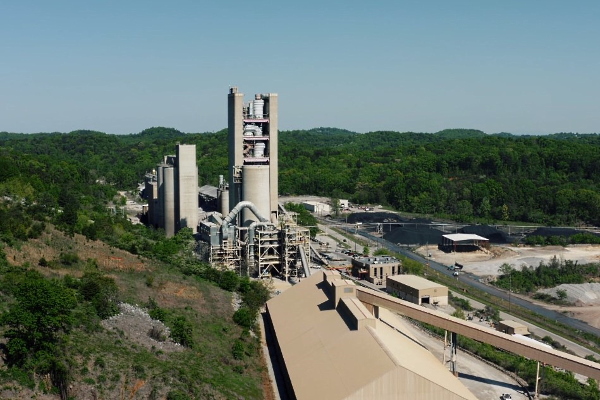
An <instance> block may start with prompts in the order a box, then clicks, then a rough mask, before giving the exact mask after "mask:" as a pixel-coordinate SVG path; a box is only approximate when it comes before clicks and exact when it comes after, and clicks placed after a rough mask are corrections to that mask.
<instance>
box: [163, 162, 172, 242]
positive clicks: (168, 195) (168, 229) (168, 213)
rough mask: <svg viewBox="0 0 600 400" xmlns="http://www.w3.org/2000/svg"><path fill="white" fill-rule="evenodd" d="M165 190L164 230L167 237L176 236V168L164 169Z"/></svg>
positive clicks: (166, 167) (168, 167)
mask: <svg viewBox="0 0 600 400" xmlns="http://www.w3.org/2000/svg"><path fill="white" fill-rule="evenodd" d="M163 176H164V178H163V179H164V182H163V188H164V189H163V190H164V204H163V207H164V208H163V211H164V221H165V222H164V228H165V235H166V236H167V237H172V236H173V235H175V168H173V167H171V166H165V167H163Z"/></svg>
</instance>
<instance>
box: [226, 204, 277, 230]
mask: <svg viewBox="0 0 600 400" xmlns="http://www.w3.org/2000/svg"><path fill="white" fill-rule="evenodd" d="M244 208H249V209H250V210H251V211H252V212H253V213H254V215H256V218H258V219H259V220H260V222H269V220H268V219H266V218H265V217H264V216H263V215H262V214H261V213H260V212H259V211H258V208H256V206H255V205H254V203H252V202H251V201H240V202H239V203H237V204H236V206H235V207H233V210H231V211H230V212H229V214H227V216H226V217H225V218H224V219H223V224H224V225H225V224H226V225H229V224H230V223H231V221H232V220H233V219H234V218H235V216H236V215H238V214H239V213H240V211H242V210H243V209H244Z"/></svg>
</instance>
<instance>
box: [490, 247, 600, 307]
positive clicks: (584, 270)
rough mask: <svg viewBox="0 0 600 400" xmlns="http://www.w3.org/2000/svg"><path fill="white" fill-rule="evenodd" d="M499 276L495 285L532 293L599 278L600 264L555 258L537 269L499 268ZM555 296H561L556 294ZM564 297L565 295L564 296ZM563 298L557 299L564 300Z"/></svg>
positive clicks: (524, 267)
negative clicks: (563, 284)
mask: <svg viewBox="0 0 600 400" xmlns="http://www.w3.org/2000/svg"><path fill="white" fill-rule="evenodd" d="M500 272H501V275H500V276H499V277H498V279H497V280H496V282H495V284H496V286H498V287H501V288H503V289H507V290H508V289H511V290H513V291H514V292H517V293H532V292H534V291H535V290H537V289H539V288H549V287H554V286H558V285H560V284H562V283H584V282H587V281H589V280H593V279H596V278H598V277H600V264H599V263H589V264H579V263H577V261H572V260H559V259H558V258H557V257H556V256H555V257H553V258H552V259H551V260H550V261H548V263H544V262H540V265H538V266H537V267H535V268H533V267H526V266H523V267H522V268H521V269H520V270H517V269H515V268H514V267H512V266H511V265H508V264H503V265H502V266H501V267H500ZM557 296H561V295H560V294H558V293H557ZM564 297H566V293H565V296H564ZM564 297H562V298H560V297H557V299H559V300H564Z"/></svg>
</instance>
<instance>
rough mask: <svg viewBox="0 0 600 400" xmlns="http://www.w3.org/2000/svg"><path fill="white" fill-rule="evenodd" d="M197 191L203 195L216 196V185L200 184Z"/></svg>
mask: <svg viewBox="0 0 600 400" xmlns="http://www.w3.org/2000/svg"><path fill="white" fill-rule="evenodd" d="M198 192H199V193H200V194H203V195H205V196H209V197H212V198H214V199H216V198H217V187H216V186H211V185H204V186H200V187H199V188H198Z"/></svg>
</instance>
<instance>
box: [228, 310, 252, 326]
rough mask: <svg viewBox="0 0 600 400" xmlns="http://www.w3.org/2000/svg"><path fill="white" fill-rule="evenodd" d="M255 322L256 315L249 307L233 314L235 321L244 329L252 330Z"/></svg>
mask: <svg viewBox="0 0 600 400" xmlns="http://www.w3.org/2000/svg"><path fill="white" fill-rule="evenodd" d="M255 320H256V313H255V312H253V311H252V310H251V309H250V308H249V307H240V308H239V309H238V310H237V311H236V312H235V313H234V314H233V321H234V322H235V323H236V324H238V325H239V326H241V327H243V328H247V329H250V328H252V326H253V325H254V321H255Z"/></svg>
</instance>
